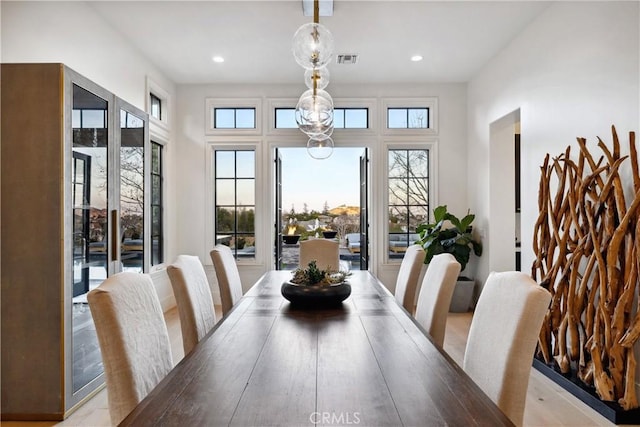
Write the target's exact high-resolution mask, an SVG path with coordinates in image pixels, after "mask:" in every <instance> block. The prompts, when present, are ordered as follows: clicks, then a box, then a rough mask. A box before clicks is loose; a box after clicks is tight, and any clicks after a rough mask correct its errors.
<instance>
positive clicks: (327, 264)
mask: <svg viewBox="0 0 640 427" xmlns="http://www.w3.org/2000/svg"><path fill="white" fill-rule="evenodd" d="M313 260H315V261H316V265H317V266H318V268H319V269H320V270H327V269H328V270H332V271H338V270H339V269H340V244H339V243H338V242H337V241H335V240H329V239H310V240H303V241H302V242H300V262H299V265H300V267H301V268H307V266H308V265H309V263H310V262H311V261H313Z"/></svg>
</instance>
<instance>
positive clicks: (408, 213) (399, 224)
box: [387, 149, 429, 258]
mask: <svg viewBox="0 0 640 427" xmlns="http://www.w3.org/2000/svg"><path fill="white" fill-rule="evenodd" d="M388 161H389V167H388V174H387V177H388V178H387V179H388V184H389V199H388V206H389V218H388V220H389V223H388V229H389V258H401V257H403V256H404V252H405V251H406V250H407V248H408V247H409V245H412V244H413V243H415V241H417V240H418V238H419V236H418V234H417V233H416V228H417V226H418V225H419V224H421V223H423V222H427V221H428V219H429V150H426V149H390V150H389V159H388Z"/></svg>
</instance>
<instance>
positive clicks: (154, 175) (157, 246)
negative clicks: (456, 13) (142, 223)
mask: <svg viewBox="0 0 640 427" xmlns="http://www.w3.org/2000/svg"><path fill="white" fill-rule="evenodd" d="M162 148H163V147H162V145H160V144H158V143H157V142H153V141H151V265H158V264H162V263H163V262H164V233H163V224H162V214H163V212H162V211H163V207H162V172H163V164H162V162H163V159H162Z"/></svg>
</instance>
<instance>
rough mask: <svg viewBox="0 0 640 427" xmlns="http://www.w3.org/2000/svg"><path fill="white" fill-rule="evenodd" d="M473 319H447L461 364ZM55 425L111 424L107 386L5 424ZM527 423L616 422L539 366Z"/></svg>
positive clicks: (175, 338) (172, 329) (172, 325)
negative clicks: (62, 412) (64, 406)
mask: <svg viewBox="0 0 640 427" xmlns="http://www.w3.org/2000/svg"><path fill="white" fill-rule="evenodd" d="M216 309H217V311H218V313H217V315H218V318H220V317H221V316H220V312H219V307H217V308H216ZM165 318H166V320H167V326H168V329H169V335H170V337H171V347H172V351H173V358H174V363H178V362H179V361H180V360H181V359H182V357H183V356H184V354H183V351H182V336H181V333H180V319H179V317H178V312H177V310H176V309H172V310H169V311H168V312H167V313H166V314H165ZM471 318H472V315H471V313H450V314H449V318H448V320H447V332H446V337H445V343H444V348H445V350H446V351H447V352H448V353H449V354H450V355H451V357H452V358H453V359H454V360H455V361H456V362H458V363H459V364H462V358H463V354H464V348H465V345H466V341H467V334H468V331H469V325H470V324H471ZM54 425H55V426H73V427H102V426H109V425H110V420H109V411H108V407H107V391H106V389H104V390H102V391H100V392H99V393H98V394H97V395H96V396H95V397H94V398H93V399H91V400H90V401H89V402H87V403H86V404H85V405H84V406H82V407H81V408H80V409H78V410H77V411H76V412H74V413H73V414H72V415H71V416H70V417H69V418H67V419H66V420H65V421H63V422H58V423H56V422H13V421H6V422H2V426H6V427H14V426H15V427H49V426H54ZM524 425H525V426H576V427H578V426H579V427H587V426H615V424H613V423H611V422H609V421H608V420H607V419H605V418H604V417H602V416H601V415H599V414H598V413H597V412H595V411H594V410H592V409H591V408H589V407H588V406H587V405H585V404H584V403H582V402H581V401H579V400H578V399H576V398H575V397H573V396H572V395H571V394H569V393H568V392H566V391H565V390H564V389H562V388H561V387H560V386H558V385H557V384H555V383H554V382H553V381H551V380H549V379H548V378H546V377H545V376H544V375H542V374H540V373H539V372H538V371H536V370H535V369H531V377H530V380H529V391H528V393H527V403H526V409H525V413H524ZM425 427H429V426H425Z"/></svg>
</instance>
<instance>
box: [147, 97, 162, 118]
mask: <svg viewBox="0 0 640 427" xmlns="http://www.w3.org/2000/svg"><path fill="white" fill-rule="evenodd" d="M149 97H150V101H149V104H150V106H151V108H150V109H149V114H151V117H155V118H156V119H158V120H161V119H162V100H161V99H160V97H158V96H156V95H154V94H153V93H151V94H149Z"/></svg>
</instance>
